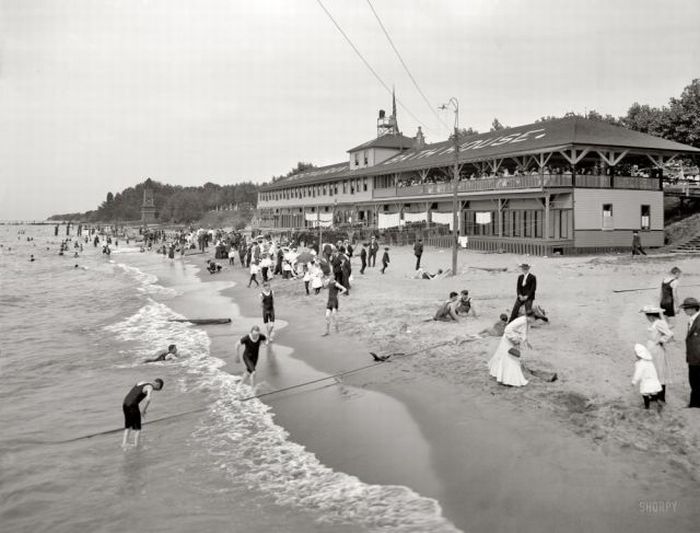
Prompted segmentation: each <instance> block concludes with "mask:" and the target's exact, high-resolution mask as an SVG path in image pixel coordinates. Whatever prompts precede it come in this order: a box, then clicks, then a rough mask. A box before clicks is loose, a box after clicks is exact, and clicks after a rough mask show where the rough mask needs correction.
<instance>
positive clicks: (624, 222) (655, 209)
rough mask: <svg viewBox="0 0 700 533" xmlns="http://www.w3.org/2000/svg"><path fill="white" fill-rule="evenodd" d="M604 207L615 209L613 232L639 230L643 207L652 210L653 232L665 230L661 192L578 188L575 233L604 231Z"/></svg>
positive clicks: (575, 200) (575, 208) (576, 191)
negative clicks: (646, 206) (609, 205)
mask: <svg viewBox="0 0 700 533" xmlns="http://www.w3.org/2000/svg"><path fill="white" fill-rule="evenodd" d="M603 204H612V206H613V229H614V230H640V229H641V223H642V217H641V210H642V205H648V206H650V209H651V220H650V225H651V230H652V231H653V230H663V229H664V195H663V192H662V191H633V190H623V189H575V191H574V221H575V228H574V229H576V230H602V229H603Z"/></svg>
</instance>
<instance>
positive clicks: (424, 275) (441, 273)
mask: <svg viewBox="0 0 700 533" xmlns="http://www.w3.org/2000/svg"><path fill="white" fill-rule="evenodd" d="M451 274H452V269H451V268H448V269H447V270H443V269H441V268H439V269H438V271H437V272H436V273H435V274H431V273H430V272H426V271H425V270H423V269H422V268H419V269H418V270H416V272H415V274H413V276H411V278H412V279H442V278H446V277H447V276H449V275H451Z"/></svg>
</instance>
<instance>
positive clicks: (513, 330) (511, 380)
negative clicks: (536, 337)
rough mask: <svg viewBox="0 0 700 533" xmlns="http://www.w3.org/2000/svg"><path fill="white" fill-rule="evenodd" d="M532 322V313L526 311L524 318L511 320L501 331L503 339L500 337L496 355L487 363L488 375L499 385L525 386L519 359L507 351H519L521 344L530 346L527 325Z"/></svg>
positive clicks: (533, 317) (533, 319)
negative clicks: (514, 349)
mask: <svg viewBox="0 0 700 533" xmlns="http://www.w3.org/2000/svg"><path fill="white" fill-rule="evenodd" d="M534 321H535V315H534V313H533V312H532V311H528V312H527V313H526V315H525V316H521V317H518V318H516V319H515V320H513V321H512V322H511V323H510V324H508V325H507V326H506V329H505V330H504V331H503V337H501V342H500V343H499V345H498V348H497V349H496V353H495V354H493V357H491V360H490V361H489V373H490V374H491V375H492V376H493V377H495V378H496V381H498V382H499V383H501V384H503V385H510V386H512V387H522V386H523V385H527V380H526V379H525V376H524V375H523V370H522V367H521V365H520V358H519V357H516V356H514V355H513V354H512V353H511V352H509V350H510V349H511V348H516V349H519V348H520V345H521V344H525V345H526V346H528V347H529V346H530V343H529V342H528V340H527V334H528V330H529V325H530V324H532V323H533V322H534ZM516 353H517V352H516Z"/></svg>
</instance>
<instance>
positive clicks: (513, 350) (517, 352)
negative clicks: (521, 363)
mask: <svg viewBox="0 0 700 533" xmlns="http://www.w3.org/2000/svg"><path fill="white" fill-rule="evenodd" d="M508 353H509V354H510V355H512V356H513V357H520V350H518V349H517V348H515V347H513V348H509V349H508Z"/></svg>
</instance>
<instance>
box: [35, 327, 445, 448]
mask: <svg viewBox="0 0 700 533" xmlns="http://www.w3.org/2000/svg"><path fill="white" fill-rule="evenodd" d="M447 344H453V341H443V342H440V343H437V344H433V345H430V346H426V347H425V348H420V349H418V350H415V351H413V352H408V353H407V352H394V353H390V354H388V355H386V356H384V357H386V359H385V360H384V361H380V362H376V363H371V364H369V365H364V366H360V367H358V368H353V369H351V370H344V371H343V372H338V373H336V374H333V375H330V376H324V377H322V378H318V379H312V380H310V381H305V382H303V383H297V384H296V385H290V386H289V387H284V388H281V389H276V390H273V391H270V392H264V393H262V394H255V395H253V396H247V397H245V398H241V399H240V400H239V401H240V402H248V401H250V400H256V399H259V398H264V397H266V396H271V395H273V394H279V393H281V392H287V391H290V390H294V389H298V388H301V387H306V386H308V385H313V384H314V383H320V382H322V381H328V380H338V379H339V378H342V377H344V376H348V375H350V374H354V373H356V372H361V371H363V370H368V369H370V368H374V367H376V366H379V365H382V364H384V363H385V362H386V361H387V360H388V359H389V358H390V357H395V358H396V357H408V356H410V355H416V354H418V353H421V352H427V351H429V350H432V349H434V348H438V347H440V346H445V345H447ZM207 409H208V407H200V408H199V409H192V410H190V411H185V412H183V413H177V414H174V415H169V416H164V417H161V418H156V419H155V420H149V421H146V422H144V423H143V425H147V424H155V423H157V422H164V421H166V420H172V419H174V418H180V417H182V416H187V415H191V414H194V413H201V412H203V411H206V410H207ZM121 431H124V428H117V429H108V430H106V431H100V432H98V433H91V434H89V435H83V436H81V437H75V438H72V439H66V440H59V441H34V442H31V444H67V443H69V442H77V441H79V440H87V439H91V438H93V437H100V436H102V435H111V434H114V433H119V432H121Z"/></svg>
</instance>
